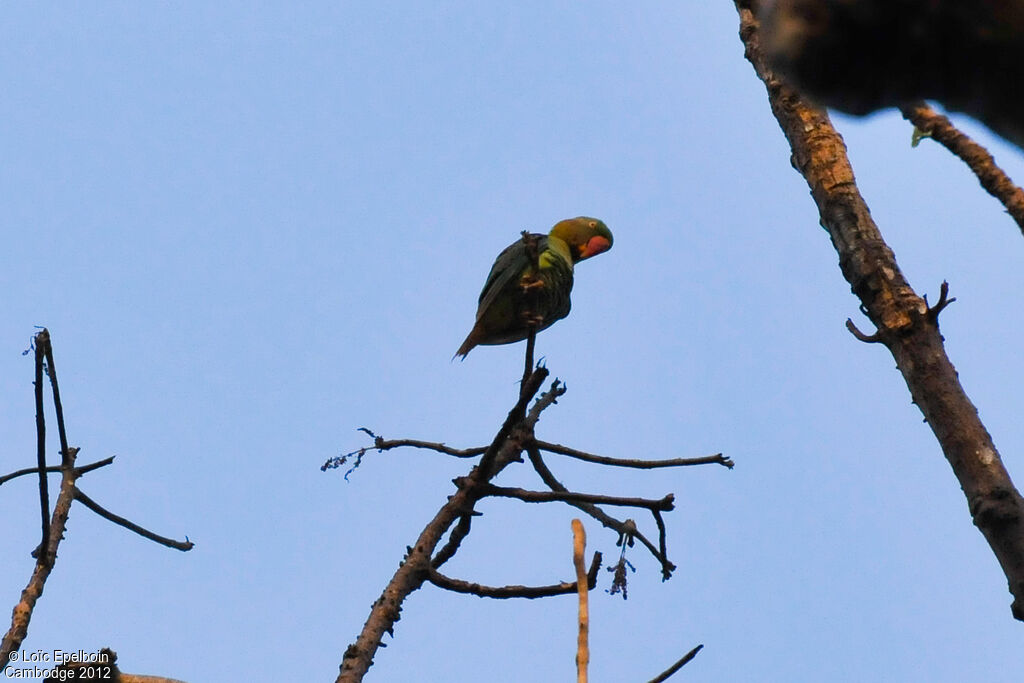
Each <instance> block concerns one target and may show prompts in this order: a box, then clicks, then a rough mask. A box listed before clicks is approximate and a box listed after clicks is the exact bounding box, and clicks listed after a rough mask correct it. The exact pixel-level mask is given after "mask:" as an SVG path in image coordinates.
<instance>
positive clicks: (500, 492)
mask: <svg viewBox="0 0 1024 683" xmlns="http://www.w3.org/2000/svg"><path fill="white" fill-rule="evenodd" d="M483 494H484V495H485V496H498V497H501V498H516V499H518V500H521V501H523V502H524V503H553V502H560V503H590V504H591V505H618V506H622V507H634V508H646V509H648V510H651V511H654V512H656V511H658V510H665V511H671V510H673V509H675V503H674V500H675V496H673V495H672V494H671V493H670V494H668V495H667V496H665V497H664V498H660V499H658V500H654V499H652V498H625V497H622V496H603V495H599V494H594V493H576V492H575V491H527V490H526V489H520V488H511V487H506V486H493V485H488V486H484V487H483Z"/></svg>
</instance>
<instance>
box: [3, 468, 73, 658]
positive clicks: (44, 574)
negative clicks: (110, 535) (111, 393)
mask: <svg viewBox="0 0 1024 683" xmlns="http://www.w3.org/2000/svg"><path fill="white" fill-rule="evenodd" d="M76 452H77V449H74V448H69V449H67V458H66V459H65V462H67V461H68V460H70V464H71V467H65V468H63V469H62V471H61V482H60V493H59V494H58V495H57V503H56V504H55V505H54V507H53V517H52V518H51V520H50V526H49V533H48V534H47V537H48V538H49V543H48V545H47V546H46V547H42V546H41V547H39V548H37V549H36V552H35V553H33V554H34V555H35V557H36V566H35V569H34V570H33V571H32V577H31V578H30V579H29V582H28V585H27V586H26V587H25V590H23V591H22V592H21V599H20V600H19V601H18V604H17V605H15V606H14V611H13V613H12V615H11V628H10V629H9V630H8V631H7V634H6V635H5V636H4V639H3V641H2V642H0V662H4V663H6V662H8V661H10V657H11V653H12V652H16V651H17V650H18V649H19V648H20V647H21V642H22V641H23V640H24V639H25V636H26V635H27V634H28V624H29V621H30V620H31V619H32V610H33V609H35V606H36V601H38V600H39V596H41V595H42V594H43V586H45V585H46V579H47V578H49V576H50V572H51V571H53V565H54V563H55V562H56V561H57V547H58V546H59V545H60V542H61V540H63V538H64V529H65V527H66V526H67V523H68V514H69V513H70V512H71V502H72V501H73V500H74V498H75V479H76V478H77V477H78V474H77V472H76V470H75V468H74V461H75V453H76ZM42 476H43V477H45V476H46V474H45V473H44V474H42Z"/></svg>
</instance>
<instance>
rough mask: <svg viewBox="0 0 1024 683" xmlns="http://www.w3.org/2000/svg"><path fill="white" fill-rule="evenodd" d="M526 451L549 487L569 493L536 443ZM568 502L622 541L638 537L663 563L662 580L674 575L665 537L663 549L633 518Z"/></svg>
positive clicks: (662, 542) (590, 504) (673, 567)
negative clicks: (616, 516)
mask: <svg viewBox="0 0 1024 683" xmlns="http://www.w3.org/2000/svg"><path fill="white" fill-rule="evenodd" d="M526 453H527V455H528V456H529V458H530V464H532V465H533V469H535V470H536V471H537V474H539V475H540V478H541V480H542V481H543V482H544V484H545V485H546V486H547V487H548V488H549V489H551V490H552V491H558V492H561V493H568V491H569V490H568V489H567V488H565V486H564V485H563V484H562V482H560V481H558V479H557V478H556V477H555V475H554V474H552V473H551V470H550V469H548V466H547V464H546V463H545V462H544V459H543V458H542V457H541V454H540V451H539V450H538V449H537V446H536V444H531V445H530V446H528V447H527V449H526ZM566 502H568V503H569V505H572V506H573V507H575V508H578V509H580V510H582V511H583V512H585V513H587V514H588V515H590V516H591V517H593V518H594V519H596V520H597V521H598V522H600V523H601V524H602V525H603V526H605V527H606V528H608V529H613V530H614V531H617V532H618V534H619V541H620V543H623V544H625V543H626V542H627V539H632V538H636V539H638V540H639V541H640V542H641V543H642V544H643V545H644V546H645V547H646V548H647V550H649V551H650V553H651V555H653V556H654V559H656V560H658V562H660V563H661V578H662V580H668V579H669V578H670V577H671V576H672V572H673V571H675V569H676V566H675V565H674V564H673V563H672V562H670V561H669V559H668V556H667V555H666V554H665V552H664V550H663V549H664V547H665V542H664V539H662V541H661V542H660V543H659V545H660V546H661V548H662V550H659V549H658V548H657V547H655V545H654V544H653V543H651V542H650V541H649V540H647V537H646V536H644V535H643V534H642V533H641V532H640V530H639V529H637V528H636V524H635V523H634V522H633V521H632V520H626V521H621V520H618V519H616V518H614V517H612V516H611V515H609V514H608V513H606V512H605V511H604V510H602V509H601V508H599V507H597V506H596V505H593V504H592V503H581V502H573V501H566Z"/></svg>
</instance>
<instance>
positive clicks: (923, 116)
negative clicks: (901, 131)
mask: <svg viewBox="0 0 1024 683" xmlns="http://www.w3.org/2000/svg"><path fill="white" fill-rule="evenodd" d="M900 112H901V113H902V114H903V118H905V119H906V120H908V121H910V122H911V123H913V124H914V126H915V127H916V128H917V129H918V130H920V131H921V132H922V133H924V136H923V137H929V138H931V139H933V140H935V141H936V142H937V143H939V144H940V145H942V146H943V147H945V148H946V149H948V150H949V151H950V152H952V153H953V154H954V155H956V156H957V157H959V158H960V160H961V161H963V162H964V163H965V164H967V166H968V168H970V169H971V171H972V172H973V173H974V175H975V176H977V178H978V182H979V183H981V186H982V187H983V188H985V191H986V192H988V193H989V194H990V195H992V196H993V197H995V198H996V199H998V200H999V201H1000V203H1002V205H1003V206H1004V207H1006V212H1007V213H1008V214H1010V217H1011V218H1013V220H1014V221H1016V223H1017V227H1018V228H1019V229H1020V230H1021V232H1022V233H1024V190H1022V189H1021V188H1020V187H1018V186H1017V185H1016V184H1014V182H1013V180H1011V179H1010V176H1008V175H1006V172H1005V171H1003V169H1001V168H999V166H998V165H997V164H996V160H995V159H994V158H993V157H992V155H991V154H989V151H988V150H987V149H985V148H984V147H982V146H981V145H979V144H978V143H977V142H975V141H974V140H972V139H971V138H969V137H968V136H967V135H965V134H964V133H963V132H962V131H960V130H959V129H958V128H957V127H956V126H954V125H953V123H952V122H951V121H950V120H949V119H948V118H946V117H945V116H943V115H942V114H940V113H939V112H937V111H935V110H934V109H932V108H931V107H929V106H928V105H927V104H925V103H924V102H916V103H914V104H912V105H910V106H905V107H900Z"/></svg>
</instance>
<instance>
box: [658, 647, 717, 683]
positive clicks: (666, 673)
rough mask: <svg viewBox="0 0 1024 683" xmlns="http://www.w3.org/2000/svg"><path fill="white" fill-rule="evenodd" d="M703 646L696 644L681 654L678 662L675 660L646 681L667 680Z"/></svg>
mask: <svg viewBox="0 0 1024 683" xmlns="http://www.w3.org/2000/svg"><path fill="white" fill-rule="evenodd" d="M703 648H704V646H703V645H698V646H697V647H695V648H693V649H692V650H690V651H689V652H687V653H686V654H685V655H683V658H682V659H680V660H679V661H678V662H676V663H675V664H673V665H672V666H670V667H669V668H667V669H665V670H664V671H662V672H661V673H660V674H658V675H657V676H655V677H654V678H652V679H651V680H650V681H648V683H662V681H667V680H668V679H669V677H670V676H672V674H674V673H675V672H677V671H679V670H680V669H682V668H683V667H684V666H686V664H688V663H689V661H690V660H691V659H693V658H694V657H696V656H697V653H698V652H700V651H701V650H702V649H703Z"/></svg>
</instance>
